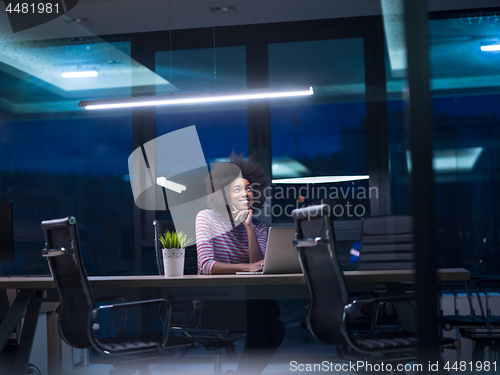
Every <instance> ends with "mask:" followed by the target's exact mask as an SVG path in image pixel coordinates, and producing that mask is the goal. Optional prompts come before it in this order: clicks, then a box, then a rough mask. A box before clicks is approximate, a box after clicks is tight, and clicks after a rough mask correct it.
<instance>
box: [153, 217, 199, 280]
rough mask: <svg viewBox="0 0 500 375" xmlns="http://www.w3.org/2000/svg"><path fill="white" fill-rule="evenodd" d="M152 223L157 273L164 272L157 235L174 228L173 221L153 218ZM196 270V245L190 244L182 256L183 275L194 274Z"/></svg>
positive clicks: (160, 246)
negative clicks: (183, 256)
mask: <svg viewBox="0 0 500 375" xmlns="http://www.w3.org/2000/svg"><path fill="white" fill-rule="evenodd" d="M153 225H154V227H155V242H154V247H155V254H156V265H157V266H158V274H160V275H163V274H164V267H163V252H162V245H161V242H160V240H159V238H158V237H159V235H160V234H163V233H165V231H167V230H169V231H173V230H175V227H174V223H173V222H172V220H154V221H153ZM197 272H198V261H197V253H196V245H191V246H188V247H187V248H186V253H185V258H184V275H196V273H197Z"/></svg>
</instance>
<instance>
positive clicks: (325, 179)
mask: <svg viewBox="0 0 500 375" xmlns="http://www.w3.org/2000/svg"><path fill="white" fill-rule="evenodd" d="M369 178H370V176H368V175H360V176H318V177H297V178H283V179H278V180H272V183H273V184H326V183H331V182H346V181H357V180H368V179H369Z"/></svg>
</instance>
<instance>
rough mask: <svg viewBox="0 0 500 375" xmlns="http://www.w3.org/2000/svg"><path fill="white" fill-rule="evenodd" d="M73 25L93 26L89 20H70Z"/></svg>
mask: <svg viewBox="0 0 500 375" xmlns="http://www.w3.org/2000/svg"><path fill="white" fill-rule="evenodd" d="M70 21H71V22H73V23H77V24H79V25H92V24H93V22H92V21H90V20H89V19H88V18H73V19H71V20H70Z"/></svg>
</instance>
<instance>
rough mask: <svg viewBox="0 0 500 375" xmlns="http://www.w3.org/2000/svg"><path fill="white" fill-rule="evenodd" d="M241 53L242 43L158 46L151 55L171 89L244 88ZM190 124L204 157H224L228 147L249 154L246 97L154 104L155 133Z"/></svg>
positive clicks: (243, 62) (243, 57)
mask: <svg viewBox="0 0 500 375" xmlns="http://www.w3.org/2000/svg"><path fill="white" fill-rule="evenodd" d="M214 54H215V57H214ZM245 56H246V55H245V47H243V46H235V47H219V48H216V49H215V52H214V49H213V48H200V49H193V50H179V51H172V52H170V51H160V52H156V56H155V61H156V72H157V73H158V75H160V76H161V77H162V78H164V79H166V80H168V81H169V82H170V81H171V82H170V88H171V92H172V94H173V95H177V94H186V93H197V92H207V91H208V92H210V91H214V90H215V89H216V90H217V91H226V90H245V89H246V57H245ZM214 58H215V62H216V69H214ZM171 61H172V62H171ZM157 92H158V86H157ZM192 125H195V126H196V130H197V132H198V136H199V138H200V142H201V146H202V149H203V153H204V155H205V159H206V161H207V162H208V163H211V162H214V161H217V160H220V159H223V158H226V157H228V156H229V155H230V154H231V152H232V150H235V151H236V152H238V153H245V154H246V155H248V126H247V107H246V103H231V104H219V103H213V104H205V105H194V106H193V105H189V106H176V107H170V106H169V107H158V108H157V115H156V134H157V136H161V135H164V134H166V133H169V132H172V131H174V130H178V129H181V128H185V127H188V126H192Z"/></svg>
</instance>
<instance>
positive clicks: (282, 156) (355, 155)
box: [266, 38, 377, 223]
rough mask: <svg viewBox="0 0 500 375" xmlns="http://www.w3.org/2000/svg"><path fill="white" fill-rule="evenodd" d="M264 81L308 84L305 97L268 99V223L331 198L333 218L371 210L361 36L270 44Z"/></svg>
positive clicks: (356, 216) (350, 217)
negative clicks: (308, 94)
mask: <svg viewBox="0 0 500 375" xmlns="http://www.w3.org/2000/svg"><path fill="white" fill-rule="evenodd" d="M269 85H270V86H271V87H282V86H304V87H307V86H312V87H313V88H314V96H313V97H311V98H308V99H306V100H304V99H301V100H300V101H299V100H295V101H293V100H287V101H278V102H273V103H272V104H271V147H272V178H273V190H272V204H271V205H270V207H268V210H269V212H268V213H267V214H266V215H270V216H272V221H273V222H274V223H284V222H292V219H291V211H292V210H293V209H294V208H297V207H302V206H304V205H305V206H308V205H313V204H321V203H326V204H329V205H331V207H332V209H333V214H334V215H335V217H336V219H342V220H359V219H360V218H361V217H363V216H364V215H366V214H369V212H370V203H369V201H370V194H377V191H376V189H373V190H371V189H369V185H368V178H369V174H368V163H369V161H368V158H367V154H366V147H367V146H366V145H367V140H366V127H367V124H366V100H365V76H364V57H363V39H362V38H350V39H335V40H322V41H309V42H296V43H278V44H271V45H270V46H269Z"/></svg>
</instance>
